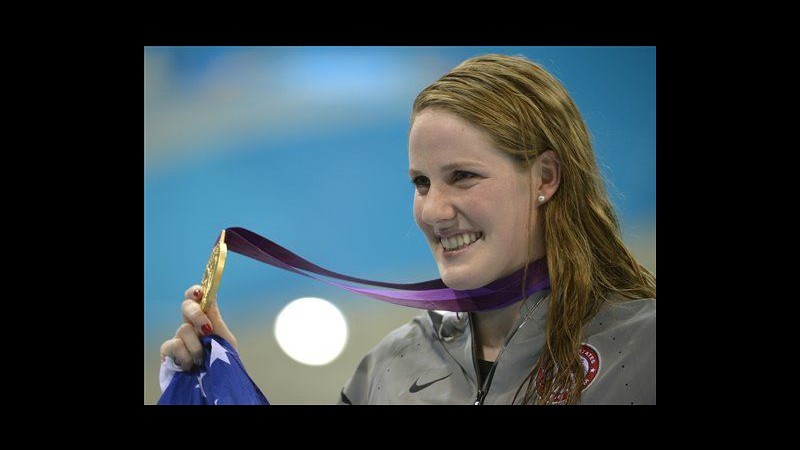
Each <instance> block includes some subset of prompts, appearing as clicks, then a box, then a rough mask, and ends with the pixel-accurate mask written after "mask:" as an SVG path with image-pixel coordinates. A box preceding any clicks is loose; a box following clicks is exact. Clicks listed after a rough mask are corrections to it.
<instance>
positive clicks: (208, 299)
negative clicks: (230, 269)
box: [200, 230, 228, 312]
mask: <svg viewBox="0 0 800 450" xmlns="http://www.w3.org/2000/svg"><path fill="white" fill-rule="evenodd" d="M227 255H228V246H227V245H225V230H222V234H221V235H220V237H219V241H217V245H215V246H214V248H213V249H212V250H211V257H210V258H208V262H207V263H206V270H205V272H203V281H202V283H201V284H202V285H203V299H202V300H200V308H201V309H202V310H203V312H208V309H209V308H210V307H211V305H212V304H213V303H214V302H216V301H217V290H218V289H219V283H220V281H222V271H223V270H225V257H226V256H227Z"/></svg>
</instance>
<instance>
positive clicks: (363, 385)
mask: <svg viewBox="0 0 800 450" xmlns="http://www.w3.org/2000/svg"><path fill="white" fill-rule="evenodd" d="M374 366H375V356H374V352H369V353H367V355H366V356H365V357H364V358H363V359H362V360H361V363H360V364H359V365H358V368H357V369H356V371H355V373H353V375H352V376H351V377H350V379H349V380H348V381H347V383H345V385H344V387H343V388H342V391H341V392H340V393H339V400H338V401H337V404H339V405H365V404H367V403H369V394H370V391H371V389H372V386H371V380H372V374H373V373H374Z"/></svg>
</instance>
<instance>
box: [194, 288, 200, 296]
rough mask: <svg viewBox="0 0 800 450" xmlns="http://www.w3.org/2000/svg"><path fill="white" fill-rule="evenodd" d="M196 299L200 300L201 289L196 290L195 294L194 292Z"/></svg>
mask: <svg viewBox="0 0 800 450" xmlns="http://www.w3.org/2000/svg"><path fill="white" fill-rule="evenodd" d="M192 294H193V295H194V297H195V298H200V288H194V292H192Z"/></svg>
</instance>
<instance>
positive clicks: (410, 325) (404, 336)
mask: <svg viewBox="0 0 800 450" xmlns="http://www.w3.org/2000/svg"><path fill="white" fill-rule="evenodd" d="M432 333H433V325H432V323H431V318H430V316H429V314H428V312H425V313H423V314H420V315H418V316H416V317H414V318H413V319H411V320H410V321H409V322H407V323H405V324H403V325H401V326H399V327H397V328H395V329H394V330H392V331H391V332H389V334H387V335H386V336H384V338H383V339H381V340H380V342H378V344H377V345H375V347H373V348H372V350H370V352H369V353H368V356H371V357H373V358H376V359H384V358H391V357H392V355H395V354H399V353H400V352H401V351H402V350H403V349H404V348H405V347H407V346H409V345H412V344H413V343H414V342H419V341H420V340H424V339H425V338H426V337H427V336H432Z"/></svg>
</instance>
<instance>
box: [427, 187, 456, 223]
mask: <svg viewBox="0 0 800 450" xmlns="http://www.w3.org/2000/svg"><path fill="white" fill-rule="evenodd" d="M421 201H422V205H421V210H422V212H421V214H420V216H421V218H422V221H423V222H425V223H426V224H427V225H429V226H432V227H437V228H443V227H446V226H447V223H446V222H448V221H451V220H453V219H455V218H456V208H455V207H454V206H453V201H452V197H451V196H450V195H448V194H447V192H445V190H444V189H438V188H434V187H433V186H431V187H430V188H429V189H428V193H427V195H425V197H424V198H422V199H421Z"/></svg>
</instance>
